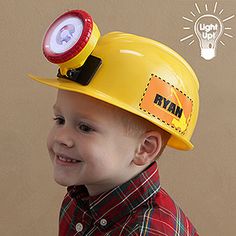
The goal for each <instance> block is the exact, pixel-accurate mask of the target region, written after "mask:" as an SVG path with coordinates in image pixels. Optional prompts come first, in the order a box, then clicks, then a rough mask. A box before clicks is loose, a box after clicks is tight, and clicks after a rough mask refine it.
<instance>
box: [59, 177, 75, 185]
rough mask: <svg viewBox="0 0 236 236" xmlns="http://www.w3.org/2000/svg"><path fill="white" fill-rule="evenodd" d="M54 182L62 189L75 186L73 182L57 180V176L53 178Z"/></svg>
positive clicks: (63, 179) (62, 179)
mask: <svg viewBox="0 0 236 236" xmlns="http://www.w3.org/2000/svg"><path fill="white" fill-rule="evenodd" d="M54 181H55V182H56V183H57V184H59V185H61V186H63V187H68V186H72V185H76V183H74V182H73V181H69V180H66V179H65V178H59V177H57V176H54Z"/></svg>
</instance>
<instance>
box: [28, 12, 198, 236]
mask: <svg viewBox="0 0 236 236" xmlns="http://www.w3.org/2000/svg"><path fill="white" fill-rule="evenodd" d="M78 19H79V20H80V21H79V20H78ZM78 22H79V23H81V22H83V28H82V29H81V31H82V33H80V34H81V36H78V34H79V33H78V34H75V33H76V32H77V31H78V30H77V29H78V27H79V26H78V25H79V23H78ZM87 22H90V26H91V28H89V30H88V27H89V26H88V25H86V24H87ZM76 27H77V28H76ZM76 30H77V31H76ZM86 30H87V31H88V32H89V33H87V37H84V34H86V32H85V31H86ZM76 37H77V38H76ZM81 38H84V39H83V40H84V41H83V43H81ZM85 38H86V39H85ZM98 38H99V33H98V29H97V27H96V25H95V24H94V22H93V21H92V19H91V17H90V16H89V15H88V14H87V13H86V12H84V11H79V10H75V11H70V12H67V13H65V14H63V15H62V16H61V17H59V18H58V19H57V20H56V21H55V22H54V23H53V25H52V26H51V27H50V28H49V30H48V33H47V34H46V36H45V39H44V54H45V56H46V57H47V59H48V60H49V61H51V62H54V63H56V64H59V66H60V69H59V73H58V78H56V79H42V78H39V77H32V78H33V79H35V80H37V81H39V82H42V83H45V84H47V85H50V86H53V87H56V88H58V94H57V99H56V102H55V104H54V106H53V110H54V120H55V125H54V127H53V128H52V130H51V131H50V134H49V136H48V142H47V146H48V150H49V154H50V158H51V161H52V163H53V169H54V179H55V181H56V182H57V183H58V184H60V185H63V186H66V187H67V190H68V192H67V194H66V195H65V198H64V200H63V203H62V207H61V211H60V222H59V235H61V236H64V235H87V236H89V235H94V236H96V235H123V236H127V235H150V236H154V235H168V236H169V235H179V236H180V235H181V236H184V235H186V236H187V235H198V234H197V232H196V230H195V228H194V226H193V225H192V224H191V222H190V221H189V219H188V218H187V217H186V216H185V215H184V213H183V212H182V210H181V209H180V208H179V207H178V206H177V205H176V204H175V203H174V201H173V200H172V199H171V198H170V197H169V195H168V194H167V193H166V192H165V191H164V190H163V189H162V188H161V187H160V180H159V174H158V166H157V162H156V160H157V158H159V157H160V155H161V153H162V152H163V150H164V148H165V147H166V145H169V146H171V147H174V148H176V149H182V150H190V149H192V147H193V146H192V144H191V142H190V138H191V135H192V133H193V130H194V127H195V124H196V120H197V116H198V106H199V105H198V104H199V101H198V81H197V78H196V76H195V74H194V72H193V71H192V69H191V67H190V66H189V65H188V64H187V62H185V61H184V59H183V58H181V57H180V56H179V55H178V54H177V53H176V52H174V51H173V50H171V49H169V48H168V47H166V46H164V45H163V44H160V43H158V42H155V41H153V40H150V39H146V38H143V37H139V36H136V35H131V34H124V33H119V32H114V33H109V34H107V35H104V36H103V37H101V38H99V40H98V42H97V40H96V39H98ZM90 39H91V40H90ZM71 40H72V41H73V42H70V41H71ZM94 42H95V43H94ZM55 45H56V46H55ZM78 45H82V46H81V47H82V49H81V48H80V49H78V48H79V47H78ZM84 45H85V46H84ZM91 45H93V46H91ZM86 47H87V48H86ZM76 48H77V49H76ZM88 48H91V49H90V50H88ZM68 52H69V53H68ZM85 54H86V56H84V55H85Z"/></svg>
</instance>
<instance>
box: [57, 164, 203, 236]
mask: <svg viewBox="0 0 236 236" xmlns="http://www.w3.org/2000/svg"><path fill="white" fill-rule="evenodd" d="M72 235H73V236H75V235H76V236H79V235H86V236H90V235H91V236H101V235H106V236H110V235H113V236H118V235H120V236H128V235H129V236H131V235H136V236H137V235H140V236H141V235H145V236H154V235H155V236H156V235H159V236H163V235H168V236H171V235H173V236H174V235H175V236H190V235H191V236H193V235H194V236H197V235H198V234H197V232H196V230H195V228H194V227H193V225H192V224H191V222H190V221H189V219H188V218H187V217H186V216H185V215H184V213H183V212H182V210H181V209H180V208H179V207H178V206H177V205H176V204H175V203H174V201H173V200H172V199H171V198H170V197H169V195H168V194H167V193H166V192H165V191H164V190H163V189H162V188H161V187H160V182H159V174H158V168H157V164H156V162H154V163H153V164H152V165H151V166H150V167H149V168H148V169H146V170H145V171H144V172H142V173H140V174H139V175H138V176H136V177H135V178H133V179H131V180H130V181H128V182H126V183H124V184H122V185H121V186H118V187H116V188H114V189H112V190H110V191H109V192H106V193H102V194H100V195H98V196H96V197H89V195H88V192H87V190H86V188H85V187H84V186H71V187H68V193H67V194H66V196H65V198H64V200H63V203H62V207H61V211H60V224H59V236H72Z"/></svg>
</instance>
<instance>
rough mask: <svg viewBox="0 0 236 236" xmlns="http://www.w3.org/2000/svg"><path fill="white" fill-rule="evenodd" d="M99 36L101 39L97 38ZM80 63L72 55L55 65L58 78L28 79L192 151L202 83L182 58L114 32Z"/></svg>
mask: <svg viewBox="0 0 236 236" xmlns="http://www.w3.org/2000/svg"><path fill="white" fill-rule="evenodd" d="M63 27H64V26H63ZM59 28H60V27H59ZM93 30H94V28H93ZM93 30H92V31H93ZM95 31H98V29H97V27H96V29H95ZM96 35H97V36H96V37H97V38H99V33H96ZM93 41H96V40H93ZM59 57H60V56H59ZM76 57H77V59H76ZM67 60H68V58H67ZM80 60H81V59H80V58H79V59H78V55H77V56H75V55H73V56H72V58H69V63H68V61H67V62H66V63H65V62H59V63H58V62H57V64H59V73H58V78H42V77H37V76H32V75H31V76H30V77H31V78H32V79H34V80H37V81H39V82H41V83H44V84H47V85H49V86H53V87H56V88H58V89H63V90H69V91H74V92H79V93H82V94H86V95H88V96H92V97H94V98H97V99H99V100H102V101H105V102H107V103H110V104H112V105H114V106H117V107H119V108H122V109H124V110H126V111H129V112H131V113H133V114H135V115H138V116H140V117H143V118H144V119H146V120H148V121H150V122H152V123H153V124H155V125H157V126H159V127H161V128H162V129H164V130H166V131H167V132H169V133H170V134H171V138H170V140H169V142H168V145H169V146H171V147H173V148H176V149H181V150H190V149H192V148H193V145H192V143H191V142H190V138H191V136H192V134H193V131H194V128H195V125H196V121H197V117H198V110H199V95H198V90H199V84H198V80H197V77H196V75H195V73H194V71H193V70H192V68H191V67H190V66H189V64H188V63H187V62H186V61H185V60H184V59H183V58H182V57H181V56H180V55H179V54H177V53H176V52H175V51H173V50H172V49H170V48H169V47H167V46H165V45H163V44H161V43H159V42H156V41H154V40H151V39H148V38H144V37H140V36H137V35H133V34H126V33H121V32H111V33H108V34H106V35H104V36H101V37H100V38H99V40H98V42H95V43H94V46H93V49H92V53H91V55H90V56H88V58H87V59H86V60H85V61H84V62H83V63H82V64H83V65H82V66H81V65H80ZM71 61H72V62H71ZM76 61H78V62H76ZM76 63H78V65H79V66H78V69H75V67H76V66H75V65H76ZM71 65H72V66H71ZM76 73H77V74H76ZM71 74H72V76H71ZM75 74H76V75H77V76H74V75H75ZM72 80H73V81H72ZM80 80H81V81H82V82H81V81H80ZM84 81H85V82H84Z"/></svg>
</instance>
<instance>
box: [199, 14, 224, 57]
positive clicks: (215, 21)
mask: <svg viewBox="0 0 236 236" xmlns="http://www.w3.org/2000/svg"><path fill="white" fill-rule="evenodd" d="M194 31H195V34H196V35H197V38H198V40H199V45H200V49H201V57H203V58H204V59H206V60H211V59H212V58H214V57H215V56H216V48H217V42H218V41H219V38H220V36H221V35H222V33H223V24H222V22H221V21H220V19H219V18H218V17H216V16H214V15H211V14H205V15H202V16H200V17H199V18H198V19H197V20H196V22H195V24H194Z"/></svg>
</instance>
